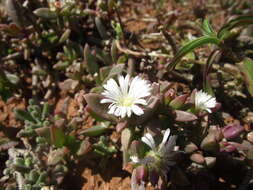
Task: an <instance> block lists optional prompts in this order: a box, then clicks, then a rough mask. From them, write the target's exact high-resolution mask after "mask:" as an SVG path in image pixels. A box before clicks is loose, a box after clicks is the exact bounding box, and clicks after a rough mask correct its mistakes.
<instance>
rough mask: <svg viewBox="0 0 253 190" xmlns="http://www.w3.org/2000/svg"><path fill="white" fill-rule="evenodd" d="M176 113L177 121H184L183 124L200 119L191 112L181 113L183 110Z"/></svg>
mask: <svg viewBox="0 0 253 190" xmlns="http://www.w3.org/2000/svg"><path fill="white" fill-rule="evenodd" d="M175 113H176V118H175V120H176V121H183V122H187V121H194V120H196V119H198V117H197V116H196V115H194V114H192V113H189V112H185V111H181V110H175Z"/></svg>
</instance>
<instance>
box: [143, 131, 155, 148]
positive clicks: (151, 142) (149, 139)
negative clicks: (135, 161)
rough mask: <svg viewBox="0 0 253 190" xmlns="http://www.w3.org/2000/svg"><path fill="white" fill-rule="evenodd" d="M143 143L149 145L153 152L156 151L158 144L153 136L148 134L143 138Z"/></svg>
mask: <svg viewBox="0 0 253 190" xmlns="http://www.w3.org/2000/svg"><path fill="white" fill-rule="evenodd" d="M141 141H142V142H144V143H145V144H146V145H148V146H149V147H150V148H151V149H152V150H155V148H156V144H155V141H154V138H153V136H152V135H151V134H149V133H146V134H145V135H144V136H143V137H141Z"/></svg>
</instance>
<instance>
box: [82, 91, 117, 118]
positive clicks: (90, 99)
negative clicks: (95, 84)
mask: <svg viewBox="0 0 253 190" xmlns="http://www.w3.org/2000/svg"><path fill="white" fill-rule="evenodd" d="M84 98H85V100H86V102H87V104H88V108H89V111H91V112H92V113H93V114H94V115H96V116H98V117H100V118H102V119H105V120H109V121H111V120H112V121H117V118H116V117H115V116H113V115H110V114H108V113H107V112H108V105H107V104H101V103H100V101H101V100H102V98H103V96H102V95H100V94H95V93H89V94H86V95H85V96H84Z"/></svg>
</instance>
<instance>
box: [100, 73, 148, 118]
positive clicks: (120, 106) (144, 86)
mask: <svg viewBox="0 0 253 190" xmlns="http://www.w3.org/2000/svg"><path fill="white" fill-rule="evenodd" d="M118 81H119V85H118V83H117V82H116V81H115V80H114V79H109V80H108V81H107V83H106V84H105V85H104V86H103V87H104V88H105V90H104V92H103V93H102V95H104V96H105V98H104V99H102V100H101V102H100V103H102V104H104V103H110V105H109V107H108V108H109V111H108V113H109V114H114V115H116V116H117V117H119V116H120V117H122V118H124V117H126V116H128V117H130V116H131V115H132V112H133V113H134V114H135V115H138V116H140V115H142V114H143V113H144V112H143V109H142V108H141V107H140V106H139V105H144V106H146V105H147V100H146V98H147V97H148V96H150V95H151V85H150V84H149V83H148V81H146V80H144V79H142V78H140V77H138V76H136V77H134V78H133V79H132V80H131V79H130V76H129V75H126V77H125V78H124V77H123V76H119V77H118Z"/></svg>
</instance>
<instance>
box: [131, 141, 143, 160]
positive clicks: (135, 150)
mask: <svg viewBox="0 0 253 190" xmlns="http://www.w3.org/2000/svg"><path fill="white" fill-rule="evenodd" d="M141 146H142V145H141V143H140V141H137V140H134V141H132V143H131V145H130V152H131V155H137V156H139V155H140V152H141V151H140V149H141Z"/></svg>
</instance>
